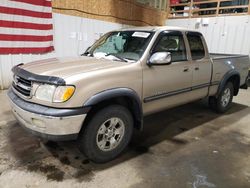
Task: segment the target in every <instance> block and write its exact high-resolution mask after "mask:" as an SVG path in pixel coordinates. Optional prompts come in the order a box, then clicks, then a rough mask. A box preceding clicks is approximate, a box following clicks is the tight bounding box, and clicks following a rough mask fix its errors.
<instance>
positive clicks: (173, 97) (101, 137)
mask: <svg viewBox="0 0 250 188" xmlns="http://www.w3.org/2000/svg"><path fill="white" fill-rule="evenodd" d="M249 67H250V64H249V57H248V56H247V55H228V54H209V52H208V49H207V45H206V42H205V40H204V38H203V36H202V34H201V33H199V32H197V31H193V30H186V29H183V28H177V27H141V28H131V29H122V30H118V31H113V32H109V33H107V34H105V35H104V36H102V37H101V38H100V39H99V40H98V41H96V42H95V43H94V44H93V46H91V47H89V48H88V49H87V50H86V52H85V53H84V54H82V56H81V57H74V58H52V59H47V60H42V61H36V62H32V63H28V64H25V65H24V64H20V65H17V66H15V67H13V69H12V71H13V73H14V76H13V83H12V86H11V88H10V89H9V91H8V96H9V99H10V103H11V106H12V110H13V113H14V115H15V117H16V119H17V120H18V122H19V123H20V125H22V126H23V127H24V128H25V129H27V130H29V131H30V132H31V133H33V134H34V135H37V136H40V137H43V138H45V139H47V140H57V141H60V140H72V139H76V140H77V141H78V143H79V147H80V150H81V151H82V152H83V153H84V154H85V155H86V156H87V157H88V158H89V159H90V160H92V161H94V162H99V163H101V162H106V161H110V160H112V159H114V158H115V157H117V156H118V155H119V154H120V153H121V152H122V151H123V150H124V149H125V147H126V146H127V145H128V143H129V141H130V139H131V136H132V134H133V130H134V128H135V129H139V130H142V129H143V117H144V116H145V115H147V114H152V113H155V112H158V111H161V110H164V109H167V108H172V107H176V106H179V105H182V104H185V103H189V102H192V101H196V100H199V99H203V98H208V99H209V103H210V106H211V108H212V109H214V110H215V111H216V112H219V113H223V112H225V111H227V110H228V109H229V108H230V107H231V105H232V99H233V96H236V95H237V94H238V92H239V89H240V88H245V89H247V79H248V70H249Z"/></svg>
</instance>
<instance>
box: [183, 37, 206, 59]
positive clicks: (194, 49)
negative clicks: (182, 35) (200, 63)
mask: <svg viewBox="0 0 250 188" xmlns="http://www.w3.org/2000/svg"><path fill="white" fill-rule="evenodd" d="M187 38H188V42H189V46H190V50H191V55H192V59H193V60H199V59H202V58H204V57H205V48H204V46H203V43H202V38H201V35H200V34H199V33H188V34H187Z"/></svg>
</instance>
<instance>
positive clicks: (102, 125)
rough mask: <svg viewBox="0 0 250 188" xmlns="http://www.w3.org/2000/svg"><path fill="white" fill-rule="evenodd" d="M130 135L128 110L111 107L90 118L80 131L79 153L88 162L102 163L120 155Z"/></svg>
mask: <svg viewBox="0 0 250 188" xmlns="http://www.w3.org/2000/svg"><path fill="white" fill-rule="evenodd" d="M111 127H113V128H111ZM114 128H115V130H116V131H114ZM132 133H133V117H132V115H131V113H130V112H129V110H128V109H127V108H125V107H123V106H120V105H112V106H108V107H106V108H103V109H101V110H100V111H98V112H97V113H95V114H94V115H93V116H92V118H91V120H90V121H89V123H88V124H87V125H86V127H85V128H84V129H83V131H81V133H80V136H79V139H78V144H79V148H80V151H81V152H83V153H84V154H85V155H86V157H87V158H88V159H89V160H91V161H93V162H95V163H104V162H108V161H111V160H113V159H114V158H116V157H117V156H118V155H119V154H121V153H122V151H123V150H124V149H125V148H126V147H127V145H128V144H129V142H130V140H131V137H132ZM109 139H110V140H109ZM115 140H116V142H115ZM111 143H113V144H111Z"/></svg>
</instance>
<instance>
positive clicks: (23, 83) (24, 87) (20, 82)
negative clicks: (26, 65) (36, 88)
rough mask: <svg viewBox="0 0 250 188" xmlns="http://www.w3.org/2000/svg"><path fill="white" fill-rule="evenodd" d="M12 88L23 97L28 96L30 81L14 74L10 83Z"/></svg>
mask: <svg viewBox="0 0 250 188" xmlns="http://www.w3.org/2000/svg"><path fill="white" fill-rule="evenodd" d="M12 86H13V87H14V89H15V90H16V91H17V92H19V93H20V94H21V95H24V96H25V97H30V93H31V81H29V80H27V79H24V78H21V77H19V76H17V75H14V80H13V83H12Z"/></svg>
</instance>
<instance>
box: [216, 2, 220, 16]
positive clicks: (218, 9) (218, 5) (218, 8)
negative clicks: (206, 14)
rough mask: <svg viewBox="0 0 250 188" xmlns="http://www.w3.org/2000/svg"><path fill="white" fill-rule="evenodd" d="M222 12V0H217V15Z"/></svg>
mask: <svg viewBox="0 0 250 188" xmlns="http://www.w3.org/2000/svg"><path fill="white" fill-rule="evenodd" d="M219 14H220V0H218V1H217V8H216V16H219Z"/></svg>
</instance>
